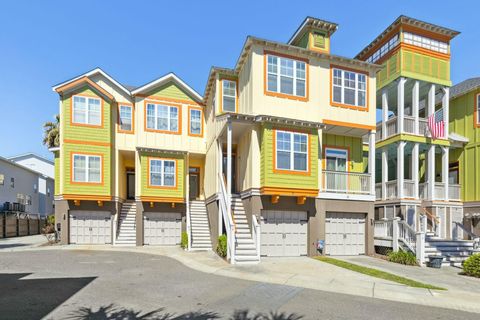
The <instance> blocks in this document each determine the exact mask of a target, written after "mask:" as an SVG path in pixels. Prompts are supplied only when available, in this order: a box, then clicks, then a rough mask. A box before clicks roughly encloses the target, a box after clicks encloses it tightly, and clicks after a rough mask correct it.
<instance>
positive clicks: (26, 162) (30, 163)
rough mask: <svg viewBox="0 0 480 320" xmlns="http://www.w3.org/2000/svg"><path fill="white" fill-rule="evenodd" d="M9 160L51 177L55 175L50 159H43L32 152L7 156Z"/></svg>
mask: <svg viewBox="0 0 480 320" xmlns="http://www.w3.org/2000/svg"><path fill="white" fill-rule="evenodd" d="M9 160H12V161H13V162H16V163H18V164H21V165H22V166H25V167H27V168H30V169H32V170H33V171H36V172H38V173H41V174H43V175H45V176H48V177H50V178H52V179H53V178H54V177H55V173H54V170H55V169H54V164H53V163H52V162H51V161H49V160H47V159H43V158H41V157H39V156H36V155H34V154H26V155H23V156H18V157H13V158H9Z"/></svg>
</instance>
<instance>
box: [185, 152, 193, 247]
mask: <svg viewBox="0 0 480 320" xmlns="http://www.w3.org/2000/svg"><path fill="white" fill-rule="evenodd" d="M186 158H187V160H186V161H185V162H186V165H185V166H186V169H187V170H186V173H187V174H186V179H185V186H186V188H185V190H187V194H186V197H185V208H186V210H185V211H186V220H187V221H186V228H187V237H188V244H187V250H188V251H190V249H191V246H192V232H191V231H192V230H191V225H190V221H191V219H190V155H189V153H188V152H187V155H186Z"/></svg>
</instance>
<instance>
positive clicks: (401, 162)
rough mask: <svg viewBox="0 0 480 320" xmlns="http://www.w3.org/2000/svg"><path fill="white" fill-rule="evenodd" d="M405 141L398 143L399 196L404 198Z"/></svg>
mask: <svg viewBox="0 0 480 320" xmlns="http://www.w3.org/2000/svg"><path fill="white" fill-rule="evenodd" d="M405 144H406V142H405V141H400V142H399V143H398V145H397V198H398V199H402V198H403V179H404V177H405Z"/></svg>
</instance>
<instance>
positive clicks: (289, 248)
mask: <svg viewBox="0 0 480 320" xmlns="http://www.w3.org/2000/svg"><path fill="white" fill-rule="evenodd" d="M260 243H261V247H260V254H261V255H262V256H269V257H296V256H304V255H307V244H308V241H307V212H305V211H280V210H264V211H263V215H262V220H261V240H260Z"/></svg>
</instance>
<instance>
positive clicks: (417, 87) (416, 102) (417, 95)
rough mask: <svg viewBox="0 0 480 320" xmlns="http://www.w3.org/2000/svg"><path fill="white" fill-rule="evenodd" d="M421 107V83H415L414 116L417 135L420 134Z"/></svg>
mask: <svg viewBox="0 0 480 320" xmlns="http://www.w3.org/2000/svg"><path fill="white" fill-rule="evenodd" d="M419 105H420V82H419V81H415V83H414V84H413V89H412V115H413V117H414V118H415V127H414V128H415V129H414V130H415V134H420V133H421V132H419V127H418V126H419V125H418V113H419Z"/></svg>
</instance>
